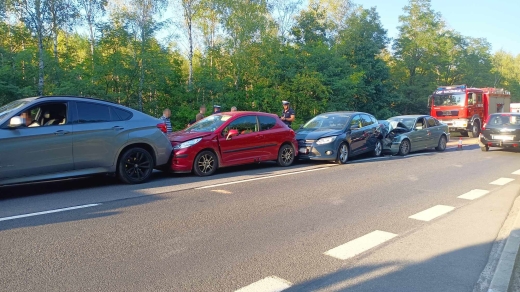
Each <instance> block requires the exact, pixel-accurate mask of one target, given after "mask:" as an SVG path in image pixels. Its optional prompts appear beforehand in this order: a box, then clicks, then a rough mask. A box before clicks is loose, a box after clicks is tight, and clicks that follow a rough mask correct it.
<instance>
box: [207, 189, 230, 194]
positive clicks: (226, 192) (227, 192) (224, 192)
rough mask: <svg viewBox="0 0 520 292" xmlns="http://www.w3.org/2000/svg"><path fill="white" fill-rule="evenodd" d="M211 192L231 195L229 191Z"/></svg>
mask: <svg viewBox="0 0 520 292" xmlns="http://www.w3.org/2000/svg"><path fill="white" fill-rule="evenodd" d="M211 191H212V192H215V193H219V194H226V195H229V194H232V193H231V192H230V191H226V190H211Z"/></svg>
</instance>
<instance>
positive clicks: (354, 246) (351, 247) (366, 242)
mask: <svg viewBox="0 0 520 292" xmlns="http://www.w3.org/2000/svg"><path fill="white" fill-rule="evenodd" d="M396 236H397V234H393V233H390V232H385V231H380V230H376V231H373V232H370V233H369V234H366V235H363V236H361V237H358V238H356V239H354V240H351V241H349V242H347V243H345V244H342V245H340V246H338V247H335V248H333V249H331V250H329V251H326V252H325V253H324V254H325V255H328V256H331V257H335V258H337V259H340V260H346V259H349V258H352V257H355V256H356V255H358V254H361V253H363V252H365V251H367V250H369V249H371V248H374V247H376V246H378V245H380V244H382V243H384V242H385V241H388V240H390V239H392V238H394V237H396Z"/></svg>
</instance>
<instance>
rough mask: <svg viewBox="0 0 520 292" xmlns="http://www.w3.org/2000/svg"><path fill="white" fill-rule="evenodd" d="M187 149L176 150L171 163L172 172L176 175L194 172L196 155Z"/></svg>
mask: <svg viewBox="0 0 520 292" xmlns="http://www.w3.org/2000/svg"><path fill="white" fill-rule="evenodd" d="M187 149H189V148H186V149H180V150H174V151H173V152H172V153H173V155H172V159H171V163H170V170H171V171H172V172H174V173H188V172H191V171H192V168H193V160H194V159H195V157H194V155H192V154H190V152H189V151H187Z"/></svg>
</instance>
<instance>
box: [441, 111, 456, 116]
mask: <svg viewBox="0 0 520 292" xmlns="http://www.w3.org/2000/svg"><path fill="white" fill-rule="evenodd" d="M436 114H437V116H438V117H458V116H459V111H437V112H436Z"/></svg>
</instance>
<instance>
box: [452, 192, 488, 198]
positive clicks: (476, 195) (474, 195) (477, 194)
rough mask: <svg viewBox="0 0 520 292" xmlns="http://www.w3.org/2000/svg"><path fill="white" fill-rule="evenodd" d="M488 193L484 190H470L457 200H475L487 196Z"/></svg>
mask: <svg viewBox="0 0 520 292" xmlns="http://www.w3.org/2000/svg"><path fill="white" fill-rule="evenodd" d="M488 193H489V191H486V190H471V191H469V192H467V193H465V194H463V195H460V196H458V197H457V198H459V199H466V200H475V199H478V198H480V197H482V196H484V195H487V194H488Z"/></svg>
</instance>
